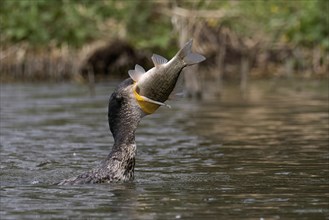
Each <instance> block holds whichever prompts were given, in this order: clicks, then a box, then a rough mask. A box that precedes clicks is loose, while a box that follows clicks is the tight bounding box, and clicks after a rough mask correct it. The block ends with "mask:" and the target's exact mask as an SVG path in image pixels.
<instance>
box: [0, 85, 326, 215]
mask: <svg viewBox="0 0 329 220" xmlns="http://www.w3.org/2000/svg"><path fill="white" fill-rule="evenodd" d="M116 84H117V82H113V83H110V84H99V85H97V87H96V96H94V97H91V96H89V94H88V90H87V89H86V88H85V87H84V86H81V85H75V84H47V85H41V84H25V85H21V84H17V85H1V103H0V104H1V105H0V107H1V124H0V125H1V191H0V193H1V212H0V215H1V219H38V218H40V219H54V218H55V219H62V218H66V219H71V218H79V219H86V218H89V219H98V218H108V219H207V218H208V219H239V218H244V219H329V185H328V184H329V164H328V163H329V146H328V138H329V135H328V129H329V125H328V119H329V117H328V89H327V86H328V85H327V84H326V83H325V82H324V83H323V82H310V83H306V82H304V83H298V84H287V85H283V82H279V83H278V84H273V83H264V82H258V83H255V84H254V85H251V86H250V90H249V93H248V94H247V95H246V98H245V99H242V98H241V97H240V94H239V92H238V89H237V88H238V87H236V86H227V87H226V88H225V90H224V91H225V93H224V95H223V97H222V99H221V101H218V99H216V98H215V97H213V96H211V95H210V94H209V95H207V96H206V98H205V100H204V101H202V102H197V101H188V100H184V99H182V100H176V101H171V102H170V104H171V105H172V106H173V109H172V110H169V109H166V108H160V109H159V110H158V111H157V112H156V114H154V115H151V116H148V117H146V118H144V119H143V120H142V123H141V124H140V127H139V129H138V131H137V137H136V141H137V145H138V153H137V158H136V168H135V180H134V182H132V183H123V184H100V185H80V186H54V185H51V184H52V183H54V182H57V181H59V180H62V179H64V178H68V177H72V176H75V175H77V174H80V173H82V172H84V171H86V170H88V169H90V168H92V167H94V166H96V165H97V164H98V163H99V161H101V160H102V159H104V158H105V157H106V155H107V154H108V152H109V150H110V148H111V146H112V144H113V140H112V137H111V136H110V135H109V131H108V125H107V101H108V98H109V94H110V93H111V92H112V91H113V88H114V86H115V85H116Z"/></svg>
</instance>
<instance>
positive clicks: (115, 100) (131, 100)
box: [108, 79, 145, 143]
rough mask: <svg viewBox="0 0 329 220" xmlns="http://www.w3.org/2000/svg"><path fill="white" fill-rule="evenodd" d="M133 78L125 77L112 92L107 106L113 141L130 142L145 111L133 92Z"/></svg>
mask: <svg viewBox="0 0 329 220" xmlns="http://www.w3.org/2000/svg"><path fill="white" fill-rule="evenodd" d="M133 83H134V82H133V80H131V79H126V80H124V81H123V82H122V83H120V84H119V85H118V87H117V88H116V89H115V91H114V92H113V93H112V95H111V97H110V100H109V106H108V121H109V126H110V130H111V132H112V134H113V137H114V140H115V142H117V141H124V142H130V143H132V142H133V141H134V137H135V130H136V128H137V126H138V123H139V122H140V120H141V118H142V117H143V116H144V115H145V113H144V112H143V111H142V110H141V108H140V106H139V105H138V103H137V101H136V99H135V97H134V94H133Z"/></svg>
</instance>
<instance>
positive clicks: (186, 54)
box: [177, 39, 206, 66]
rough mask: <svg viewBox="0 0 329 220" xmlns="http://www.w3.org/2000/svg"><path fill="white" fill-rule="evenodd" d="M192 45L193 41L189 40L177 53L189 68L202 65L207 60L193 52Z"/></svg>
mask: <svg viewBox="0 0 329 220" xmlns="http://www.w3.org/2000/svg"><path fill="white" fill-rule="evenodd" d="M192 43H193V40H192V39H191V40H189V41H188V42H187V43H186V44H185V45H184V47H183V48H182V49H181V50H180V51H178V53H177V56H178V57H179V58H180V59H182V60H183V61H184V63H185V64H186V65H187V66H189V65H193V64H197V63H200V62H202V61H204V60H205V59H206V58H205V57H204V56H202V55H200V54H197V53H193V52H192Z"/></svg>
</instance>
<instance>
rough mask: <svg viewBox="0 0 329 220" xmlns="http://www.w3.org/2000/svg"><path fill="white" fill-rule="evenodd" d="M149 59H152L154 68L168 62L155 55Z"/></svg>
mask: <svg viewBox="0 0 329 220" xmlns="http://www.w3.org/2000/svg"><path fill="white" fill-rule="evenodd" d="M151 59H152V61H153V63H154V66H155V67H157V66H160V65H162V64H165V63H167V62H168V60H167V59H166V58H164V57H162V56H160V55H157V54H153V55H152V57H151Z"/></svg>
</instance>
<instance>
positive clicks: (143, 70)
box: [135, 64, 145, 74]
mask: <svg viewBox="0 0 329 220" xmlns="http://www.w3.org/2000/svg"><path fill="white" fill-rule="evenodd" d="M135 71H138V72H140V73H142V74H143V73H145V69H144V68H143V67H142V66H140V65H138V64H136V65H135Z"/></svg>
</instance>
